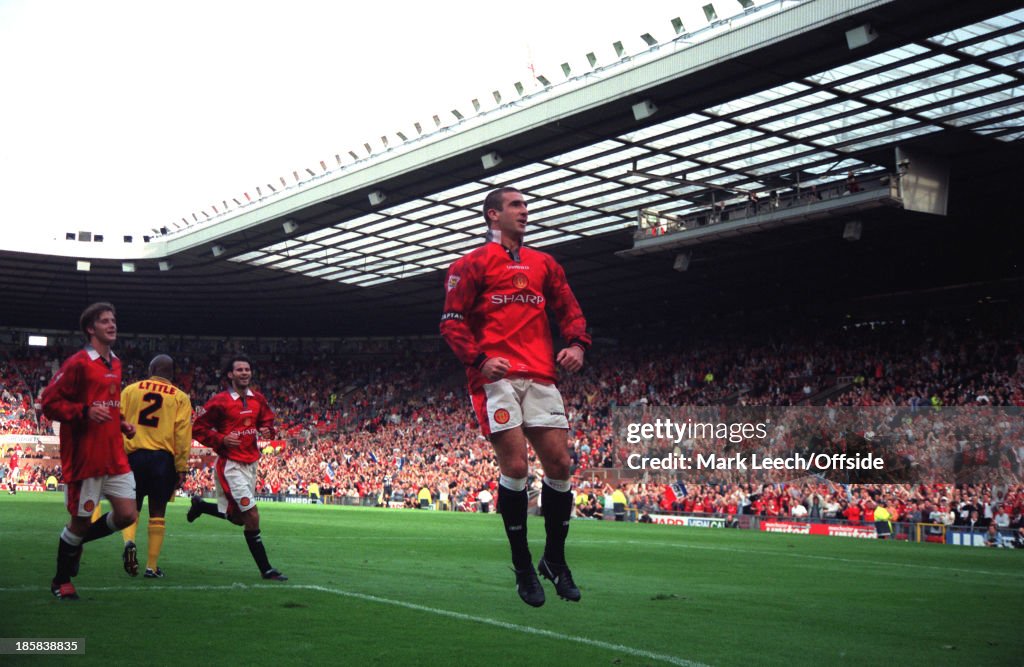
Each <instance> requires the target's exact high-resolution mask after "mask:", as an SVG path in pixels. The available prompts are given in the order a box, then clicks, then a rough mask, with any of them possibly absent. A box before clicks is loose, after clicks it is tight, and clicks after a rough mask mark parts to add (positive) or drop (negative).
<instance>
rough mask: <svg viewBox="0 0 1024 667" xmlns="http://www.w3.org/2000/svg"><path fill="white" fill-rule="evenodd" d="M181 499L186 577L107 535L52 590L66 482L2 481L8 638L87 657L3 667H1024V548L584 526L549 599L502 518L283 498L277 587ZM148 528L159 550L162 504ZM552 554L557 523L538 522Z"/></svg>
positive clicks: (175, 562) (535, 538) (0, 559)
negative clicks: (66, 587) (62, 591)
mask: <svg viewBox="0 0 1024 667" xmlns="http://www.w3.org/2000/svg"><path fill="white" fill-rule="evenodd" d="M186 508H187V504H186V503H183V502H180V501H178V502H176V503H174V504H172V505H170V506H169V508H168V519H167V538H166V541H165V544H164V552H163V556H162V558H161V561H160V565H161V567H162V568H163V569H164V571H165V572H166V573H167V576H166V577H165V578H164V579H160V580H155V579H144V578H143V577H142V576H141V575H140V576H139V577H137V578H134V579H132V578H130V577H128V576H127V575H126V574H125V573H124V571H123V570H122V568H121V558H120V555H121V548H122V542H121V539H120V537H119V536H112V537H110V538H107V539H104V540H100V541H97V542H93V543H91V544H89V545H87V546H86V550H85V555H84V557H83V560H82V570H81V574H80V575H79V576H78V577H77V579H76V580H75V584H76V586H77V587H78V591H79V593H80V594H81V596H82V599H81V600H79V601H77V602H69V601H59V600H55V599H53V598H52V597H51V595H50V592H49V589H48V582H49V579H50V577H51V576H52V574H53V564H54V558H55V554H56V542H57V539H58V535H59V532H60V527H61V526H62V525H63V524H64V522H65V521H66V518H67V515H66V513H65V510H64V508H63V505H62V502H61V496H60V495H59V494H53V493H51V494H41V493H21V494H18V495H17V496H9V495H7V494H3V495H2V496H0V610H2V617H0V637H21V638H71V637H84V638H85V640H86V653H85V655H84V656H25V655H23V656H12V655H4V656H0V664H5V665H7V664H26V665H29V664H30V665H44V664H65V663H69V664H75V665H78V664H81V665H110V664H145V665H164V664H166V665H185V664H227V665H233V664H247V665H286V664H327V663H331V664H343V665H528V664H529V665H591V666H600V665H665V664H675V665H697V664H708V665H745V666H749V665H762V664H769V665H770V664H790V665H803V664H806V665H841V664H848V665H858V666H860V665H870V664H883V663H889V662H898V663H900V664H922V665H954V664H963V665H979V664H986V665H992V664H1021V661H1022V655H1024V651H1022V649H1024V633H1022V632H1021V621H1022V620H1024V611H1022V602H1024V552H1022V551H1012V550H997V549H972V548H957V547H947V546H942V545H931V544H905V543H892V542H875V541H861V540H856V539H848V538H827V537H809V536H796V535H794V536H788V535H770V534H764V533H754V532H747V531H734V530H715V529H701V528H679V527H675V526H653V525H637V524H616V523H613V522H594V521H574V522H573V524H572V528H571V532H570V536H569V539H570V542H569V547H568V556H569V561H570V564H571V565H572V567H573V572H574V574H575V578H576V581H577V583H578V584H579V585H580V588H581V590H582V591H583V600H582V602H580V603H578V604H574V603H569V602H565V601H563V600H560V599H558V598H557V596H555V594H554V592H553V590H552V588H551V586H550V585H549V584H548V583H547V582H545V590H546V592H547V595H548V600H547V604H546V605H545V606H544V607H542V608H540V609H533V608H530V607H527V606H526V605H525V604H523V603H522V602H521V601H520V600H519V598H518V596H517V595H516V593H515V590H514V585H513V576H512V573H511V571H510V570H509V568H508V555H507V551H508V549H507V545H506V542H505V537H504V533H503V532H502V529H501V520H500V518H499V517H498V516H496V515H493V514H492V515H488V516H480V515H470V514H461V513H460V514H453V513H439V512H422V511H411V510H377V509H355V508H339V507H324V506H302V505H282V504H264V505H262V506H261V514H262V515H263V517H262V518H263V536H264V539H265V543H266V545H267V550H268V552H269V554H270V558H271V562H272V563H273V564H274V565H275V566H277V567H278V568H279V569H281V570H282V571H284V572H285V573H286V574H287V575H288V576H289V577H290V578H291V579H290V581H288V582H286V583H278V582H264V581H262V580H261V579H260V578H259V576H258V573H257V572H256V567H255V566H254V565H253V562H252V559H251V558H250V556H249V553H248V550H247V549H246V545H245V541H244V539H243V537H242V534H241V528H239V527H236V526H233V525H230V524H228V523H227V522H224V521H220V520H217V519H213V518H211V517H208V516H204V517H201V518H200V519H199V520H198V521H197V522H196V523H194V524H191V525H189V524H187V523H186V522H185V511H186ZM142 516H143V526H142V527H141V528H140V530H139V533H138V542H139V559H140V561H144V559H145V548H146V547H145V542H146V530H145V519H146V512H145V510H143V513H142ZM529 531H530V536H531V544H532V545H533V551H534V556H535V557H539V556H540V553H541V549H542V545H543V523H542V521H541V520H540V519H537V518H534V519H531V521H530V524H529Z"/></svg>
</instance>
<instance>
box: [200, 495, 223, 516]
mask: <svg viewBox="0 0 1024 667" xmlns="http://www.w3.org/2000/svg"><path fill="white" fill-rule="evenodd" d="M196 506H197V507H199V509H200V510H201V511H202V513H203V514H209V515H210V516H215V517H217V518H218V519H226V518H228V515H227V514H224V512H218V511H217V503H208V502H206V501H205V500H204V501H203V502H201V503H196Z"/></svg>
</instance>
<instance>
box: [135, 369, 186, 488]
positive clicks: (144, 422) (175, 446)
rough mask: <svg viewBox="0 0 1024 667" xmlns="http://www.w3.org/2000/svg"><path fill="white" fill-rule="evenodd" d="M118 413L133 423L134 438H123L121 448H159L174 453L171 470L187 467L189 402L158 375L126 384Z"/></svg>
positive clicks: (180, 392)
mask: <svg viewBox="0 0 1024 667" xmlns="http://www.w3.org/2000/svg"><path fill="white" fill-rule="evenodd" d="M121 414H123V415H124V419H125V421H127V422H130V423H132V424H135V437H134V438H132V439H131V440H129V439H128V438H124V451H125V452H126V453H128V454H131V453H132V452H134V451H138V450H140V449H153V450H163V451H165V452H170V453H171V454H173V455H174V469H175V470H177V471H178V472H185V471H187V470H188V456H189V452H190V450H191V448H192V401H190V400H189V398H188V394H186V393H185V392H184V391H182V390H181V389H179V388H178V387H175V386H174V385H173V384H171V382H169V381H168V380H165V379H164V378H162V377H157V376H155V375H154V376H153V377H151V378H149V379H148V380H142V381H140V382H136V383H134V384H130V385H128V386H127V387H125V388H124V391H122V392H121Z"/></svg>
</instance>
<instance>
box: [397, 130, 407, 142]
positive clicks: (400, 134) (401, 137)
mask: <svg viewBox="0 0 1024 667" xmlns="http://www.w3.org/2000/svg"><path fill="white" fill-rule="evenodd" d="M395 134H396V135H398V138H399V139H401V140H402V141H409V137H407V136H405V133H403V132H395Z"/></svg>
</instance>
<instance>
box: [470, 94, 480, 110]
mask: <svg viewBox="0 0 1024 667" xmlns="http://www.w3.org/2000/svg"><path fill="white" fill-rule="evenodd" d="M472 104H473V111H475V112H476V113H480V100H478V99H477V98H475V97H474V98H473V100H472Z"/></svg>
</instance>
